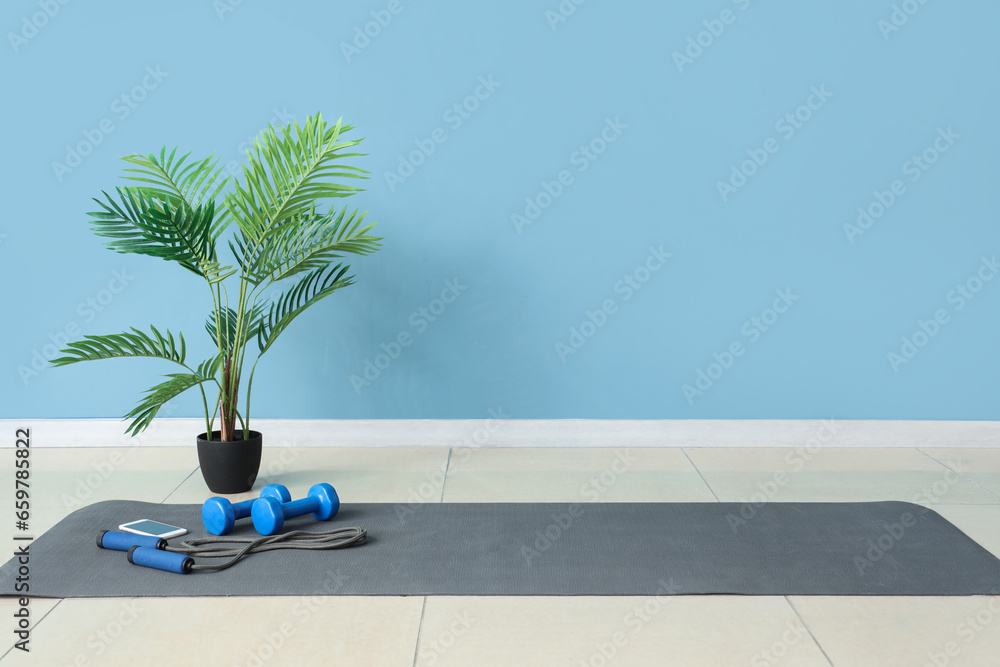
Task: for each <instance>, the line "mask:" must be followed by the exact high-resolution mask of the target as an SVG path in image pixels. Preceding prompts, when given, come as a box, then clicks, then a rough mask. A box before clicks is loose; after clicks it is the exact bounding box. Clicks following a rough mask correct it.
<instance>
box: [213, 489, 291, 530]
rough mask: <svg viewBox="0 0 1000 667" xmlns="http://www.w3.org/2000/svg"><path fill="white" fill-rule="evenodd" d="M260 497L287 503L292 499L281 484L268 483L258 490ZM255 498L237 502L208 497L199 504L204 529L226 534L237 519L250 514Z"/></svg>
mask: <svg viewBox="0 0 1000 667" xmlns="http://www.w3.org/2000/svg"><path fill="white" fill-rule="evenodd" d="M260 497H261V498H274V499H275V500H277V501H279V502H282V503H287V502H289V501H290V500H291V499H292V496H291V494H290V493H288V489H286V488H285V487H284V486H282V485H281V484H268V485H267V486H265V487H264V488H263V489H261V490H260ZM256 500H257V499H256V498H251V499H250V500H244V501H242V502H239V503H232V502H230V501H229V500H228V499H226V498H220V497H215V498H209V499H208V500H206V501H205V504H204V505H202V506H201V520H202V523H204V524H205V530H207V531H208V532H210V533H212V534H213V535H227V534H228V533H229V531H231V530H232V529H233V526H235V525H236V522H237V521H239V520H240V519H245V518H246V517H248V516H250V510H251V508H252V507H253V504H254V502H255V501H256Z"/></svg>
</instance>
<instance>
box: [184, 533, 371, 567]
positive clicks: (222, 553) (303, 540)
mask: <svg viewBox="0 0 1000 667" xmlns="http://www.w3.org/2000/svg"><path fill="white" fill-rule="evenodd" d="M367 541H368V531H366V530H364V529H363V528H358V527H356V526H352V527H345V528H334V529H333V530H322V531H315V532H313V531H310V530H293V531H291V532H288V533H282V534H280V535H269V536H266V537H258V538H252V537H199V538H196V539H193V540H185V541H183V542H181V543H180V544H178V545H177V546H170V545H168V546H167V547H166V549H165V550H166V551H172V552H174V553H178V554H184V555H185V556H191V557H193V558H229V560H227V561H226V562H224V563H220V564H218V565H200V564H198V563H194V564H193V565H192V566H191V569H192V570H225V569H226V568H228V567H232V566H233V565H236V563H238V562H240V561H241V560H243V559H244V558H246V557H247V556H249V555H250V554H254V553H260V552H262V551H273V550H275V549H309V550H317V551H322V550H327V549H344V548H346V547H353V546H357V545H360V544H364V543H365V542H367ZM224 544H233V545H238V544H242V545H244V546H222V545H224ZM202 545H206V546H202ZM213 545H217V546H213Z"/></svg>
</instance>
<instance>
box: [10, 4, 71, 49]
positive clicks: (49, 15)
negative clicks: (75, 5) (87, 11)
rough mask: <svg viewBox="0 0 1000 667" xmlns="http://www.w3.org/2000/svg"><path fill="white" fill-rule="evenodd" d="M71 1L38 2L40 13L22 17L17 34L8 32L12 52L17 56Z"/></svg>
mask: <svg viewBox="0 0 1000 667" xmlns="http://www.w3.org/2000/svg"><path fill="white" fill-rule="evenodd" d="M69 3H70V0H38V3H37V4H38V11H37V12H34V13H32V14H30V15H29V14H25V15H24V16H22V17H21V26H20V28H19V29H18V31H17V32H13V31H11V32H8V33H7V41H8V42H10V48H11V50H12V51H13V52H14V53H15V54H16V53H18V52H19V51H20V50H21V49H23V48H24V47H25V46H27V45H28V42H30V41H31V40H33V39H34V38H35V37H37V36H38V32H39V31H40V30H42V29H43V28H45V26H47V25H48V24H49V21H51V20H52V19H54V18H55V17H56V16H57V15H58V14H59V12H60V11H62V8H63V7H64V6H65V5H68V4H69Z"/></svg>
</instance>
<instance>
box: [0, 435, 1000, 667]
mask: <svg viewBox="0 0 1000 667" xmlns="http://www.w3.org/2000/svg"><path fill="white" fill-rule="evenodd" d="M32 456H33V459H32V484H33V492H32V498H33V504H34V510H33V513H32V519H31V521H32V525H31V528H32V533H34V534H36V535H37V534H39V533H41V532H42V531H43V530H45V529H47V528H49V527H51V526H52V525H54V524H55V523H56V522H58V521H59V520H60V519H61V518H63V517H64V516H66V515H67V514H68V513H69V512H71V511H73V510H74V509H77V508H79V507H81V506H83V505H86V504H90V503H94V502H98V501H101V500H108V499H112V498H130V499H141V500H147V501H153V502H166V503H198V502H201V501H202V500H204V499H205V498H206V497H207V496H209V495H210V494H209V492H208V491H207V489H206V488H205V486H204V483H203V482H202V480H201V477H200V473H199V472H198V470H197V460H196V455H195V453H194V451H193V450H192V449H191V448H187V447H176V448H174V447H138V448H121V447H119V448H80V449H56V448H42V449H36V450H34V452H33V454H32ZM4 468H5V471H0V484H10V485H12V483H13V482H12V479H11V477H12V475H11V473H10V469H9V468H8V467H4ZM319 478H323V479H327V480H329V481H331V482H333V483H334V484H335V485H336V486H337V487H338V491H340V493H341V496H342V497H344V498H345V499H346V498H350V499H351V500H354V501H357V502H404V501H405V502H414V501H415V500H419V501H421V502H441V501H442V500H443V501H444V502H510V501H567V502H594V501H664V502H683V501H698V502H713V501H716V500H720V501H743V500H746V499H751V498H753V497H755V496H756V497H758V498H759V497H764V498H766V499H768V500H774V501H792V500H797V501H829V500H836V501H862V500H885V499H894V500H905V501H911V502H918V503H920V504H923V505H927V506H929V507H931V508H933V509H934V510H935V511H937V512H939V513H940V514H942V515H943V516H944V517H945V518H947V519H949V520H950V521H952V522H953V523H955V524H956V525H957V526H958V527H960V528H961V529H962V530H964V531H965V532H966V533H967V534H969V535H970V536H971V537H972V538H973V539H975V540H977V541H978V542H979V543H980V544H982V545H983V546H984V547H985V548H987V549H989V550H990V551H992V552H993V553H994V554H997V555H998V556H1000V452H998V451H997V450H988V449H955V448H948V449H917V448H893V449H846V448H838V449H823V450H812V451H808V450H802V449H799V450H795V449H789V448H711V449H699V448H694V447H692V448H683V449H681V448H648V447H644V448H641V449H610V448H608V449H601V448H587V449H572V448H562V447H560V448H536V449H531V448H516V449H499V448H498V449H468V448H455V449H451V450H450V449H448V448H447V447H441V448H427V447H421V448H401V447H385V448H369V447H358V448H344V447H337V448H321V447H298V448H297V447H292V446H289V447H269V448H266V449H265V454H264V459H263V462H262V465H261V476H260V483H259V484H258V488H259V486H260V485H261V484H263V483H269V482H281V483H284V484H286V485H288V487H289V489H290V491H291V493H292V495H293V496H300V495H302V494H303V493H304V492H305V490H306V489H307V488H308V486H309V485H310V484H311V483H312V482H314V481H315V480H316V479H319ZM6 488H11V487H10V486H8V487H6ZM251 495H252V494H246V497H250V496H251ZM239 498H240V497H234V498H233V499H234V500H236V499H239ZM0 508H2V509H4V510H5V511H7V512H11V511H12V501H11V500H9V499H8V500H4V501H0ZM12 537H13V535H12V530H11V529H10V528H7V527H4V528H3V529H0V539H6V540H7V542H6V543H7V544H11V538H12ZM30 608H31V613H32V620H33V623H34V626H33V628H34V629H33V631H32V642H31V647H32V651H31V653H30V654H26V653H23V652H22V651H18V650H9V651H7V652H6V654H4V655H3V656H2V658H0V665H8V664H9V665H21V664H27V665H53V666H62V665H75V666H83V667H85V666H89V665H127V666H130V667H131V666H135V665H176V664H192V665H211V666H216V665H220V666H227V667H228V666H230V665H250V666H257V667H261V666H262V665H331V664H338V665H339V664H343V665H389V666H393V667H395V666H399V667H404V666H411V667H412V666H416V665H423V666H430V665H438V666H442V667H447V666H451V665H546V666H548V665H567V666H571V667H577V666H593V667H598V666H610V665H667V664H669V665H679V666H692V667H694V666H705V667H726V666H729V665H733V666H737V665H748V666H750V667H761V666H767V667H774V666H776V665H788V666H789V667H795V666H803V667H811V666H813V665H817V666H828V667H829V666H833V667H855V666H864V665H873V666H875V665H877V666H879V667H891V666H894V665H900V666H902V665H914V666H917V667H919V666H922V665H925V664H930V665H935V664H938V665H943V664H947V665H950V666H957V667H963V666H967V667H985V666H991V665H996V664H1000V658H998V657H997V656H1000V597H986V596H983V597H965V598H937V597H935V598H912V597H907V598H893V597H863V598H858V597H796V596H788V597H750V596H690V597H687V596H681V597H666V596H659V597H658V596H650V597H645V598H644V597H572V598H568V597H427V598H421V597H396V598H391V597H378V598H366V597H338V596H305V597H287V598H134V599H122V598H108V599H76V600H74V599H67V600H44V599H35V600H32V601H31V604H30ZM14 609H15V603H14V601H13V600H12V599H10V598H3V599H0V615H2V616H3V617H4V618H8V619H10V618H11V614H12V613H13V610H14ZM0 627H2V624H0ZM191 655H196V656H197V658H195V659H192V658H190V657H187V656H191Z"/></svg>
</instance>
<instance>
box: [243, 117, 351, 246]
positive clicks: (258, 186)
mask: <svg viewBox="0 0 1000 667" xmlns="http://www.w3.org/2000/svg"><path fill="white" fill-rule="evenodd" d="M351 129H352V127H351V126H349V125H342V124H341V121H339V120H338V121H337V124H336V125H334V126H332V127H331V126H328V125H327V123H326V122H325V121H324V120H323V117H322V115H321V114H316V115H315V116H310V117H309V118H308V119H306V122H305V125H303V126H299V124H298V122H294V123H293V125H290V126H288V127H283V128H281V133H280V134H279V133H278V131H276V130H275V129H274V128H273V127H269V128H268V129H266V130H264V131H263V132H261V133H260V135H259V136H258V137H257V138H256V139H254V144H253V147H252V149H251V150H249V151H247V158H248V160H249V165H245V166H244V167H243V178H242V183H241V182H240V181H236V183H235V192H231V193H229V195H228V196H227V197H226V208H227V210H228V211H229V214H230V215H231V216H232V217H233V219H235V220H236V223H237V224H238V225H239V227H240V232H241V234H242V236H243V242H244V244H245V245H246V246H247V247H248V248H249V249H250V250H251V251H252V250H253V247H255V246H258V245H259V244H260V243H261V242H262V241H263V239H264V238H265V237H266V236H267V235H268V234H269V233H270V232H271V231H273V230H274V229H276V228H279V227H280V226H281V225H282V224H283V223H285V222H286V221H287V220H289V219H292V218H295V217H298V216H302V215H304V214H306V213H308V212H309V211H310V209H311V208H312V207H313V206H314V205H315V203H316V202H317V201H318V200H320V199H324V198H328V197H347V196H349V195H352V194H354V193H355V192H359V191H360V190H361V188H356V187H353V186H349V185H342V184H340V183H337V182H335V181H334V180H333V179H340V178H366V177H365V176H364V174H367V173H368V172H366V171H364V170H363V169H359V168H357V167H352V166H349V165H345V164H342V163H341V160H343V159H344V158H349V157H358V156H359V155H361V154H360V153H346V152H344V150H345V149H348V148H350V147H352V146H357V145H358V144H359V143H360V142H361V140H360V139H359V140H356V141H339V138H340V135H341V133H343V132H347V131H349V130H351Z"/></svg>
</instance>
